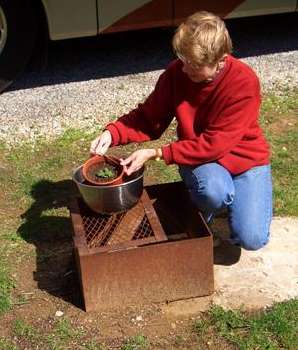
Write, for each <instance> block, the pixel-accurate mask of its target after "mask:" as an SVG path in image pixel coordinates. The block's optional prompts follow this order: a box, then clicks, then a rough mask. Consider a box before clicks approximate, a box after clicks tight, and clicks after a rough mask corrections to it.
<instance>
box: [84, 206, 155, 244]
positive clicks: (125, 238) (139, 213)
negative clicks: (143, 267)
mask: <svg viewBox="0 0 298 350" xmlns="http://www.w3.org/2000/svg"><path fill="white" fill-rule="evenodd" d="M81 214H82V223H83V228H84V233H85V238H86V241H87V246H88V248H95V247H106V246H110V247H111V246H112V245H115V244H119V243H124V242H129V241H136V240H142V239H145V238H149V237H154V236H155V235H154V231H153V229H152V227H151V224H150V222H149V220H148V217H147V215H146V213H145V210H144V206H143V204H142V202H141V201H140V202H139V203H138V204H137V205H136V206H135V207H134V208H132V209H130V210H129V211H127V212H125V213H120V214H111V215H107V214H96V213H94V212H91V211H89V212H88V213H81Z"/></svg>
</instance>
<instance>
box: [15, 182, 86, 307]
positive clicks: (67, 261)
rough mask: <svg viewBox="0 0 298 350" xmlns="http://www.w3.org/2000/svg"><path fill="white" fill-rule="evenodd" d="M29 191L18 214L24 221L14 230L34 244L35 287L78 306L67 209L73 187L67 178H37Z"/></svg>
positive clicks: (77, 287)
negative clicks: (25, 205) (27, 202)
mask: <svg viewBox="0 0 298 350" xmlns="http://www.w3.org/2000/svg"><path fill="white" fill-rule="evenodd" d="M30 194H31V196H32V198H33V199H34V202H33V204H32V205H31V207H30V208H29V209H28V210H27V211H26V212H25V213H24V214H23V215H22V218H23V219H24V223H23V224H22V225H21V226H20V227H19V229H18V233H19V234H20V236H21V237H22V238H23V239H24V240H25V241H26V242H28V243H30V244H33V245H34V246H35V247H36V271H35V272H34V273H33V278H34V280H35V281H37V285H38V288H40V289H42V290H45V291H47V292H48V293H49V294H51V295H54V296H56V297H59V298H61V299H63V300H65V301H67V302H70V303H72V304H74V305H75V306H77V307H80V308H82V305H81V300H80V295H79V291H80V287H79V282H78V278H77V274H76V268H75V262H74V257H73V244H72V227H71V221H70V219H69V217H68V213H67V206H68V203H69V201H70V198H71V197H73V196H74V195H76V188H75V187H74V185H73V183H72V181H71V180H64V181H58V182H52V181H49V180H41V181H39V182H37V183H35V184H34V185H33V187H32V189H31V192H30ZM64 210H65V212H66V213H64Z"/></svg>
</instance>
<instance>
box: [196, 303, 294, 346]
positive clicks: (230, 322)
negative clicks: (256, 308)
mask: <svg viewBox="0 0 298 350" xmlns="http://www.w3.org/2000/svg"><path fill="white" fill-rule="evenodd" d="M194 329H195V332H196V333H197V335H198V336H199V338H200V339H201V340H202V339H204V340H205V341H208V337H210V335H212V337H214V335H216V337H218V339H217V340H218V342H220V338H223V339H224V340H225V341H227V342H229V343H231V344H233V345H236V346H237V348H238V349H239V350H255V349H258V350H278V349H288V350H295V349H297V348H298V299H293V300H291V301H288V302H283V303H279V304H276V305H274V306H273V307H272V308H271V309H269V310H267V311H262V312H259V313H256V314H251V315H249V314H245V313H243V312H241V311H232V310H224V309H223V308H221V307H219V306H213V307H212V308H211V310H210V311H209V312H208V315H207V317H205V318H203V319H201V320H199V321H196V322H195V324H194Z"/></svg>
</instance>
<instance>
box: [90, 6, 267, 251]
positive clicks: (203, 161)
mask: <svg viewBox="0 0 298 350" xmlns="http://www.w3.org/2000/svg"><path fill="white" fill-rule="evenodd" d="M173 47H174V50H175V52H176V54H177V57H178V59H176V60H174V61H173V62H171V63H170V64H169V66H168V67H167V69H166V70H165V71H164V72H163V73H162V74H161V76H160V77H159V80H158V82H157V84H156V86H155V89H154V91H153V92H152V93H151V94H150V95H149V97H148V98H147V99H146V101H145V102H144V103H142V104H140V105H139V106H138V107H137V108H136V109H134V110H133V111H131V112H130V113H128V114H126V115H123V116H122V117H120V118H119V119H118V120H117V121H115V122H113V123H110V124H108V125H107V126H106V128H105V131H104V132H103V133H102V134H101V135H100V136H99V137H97V138H96V139H95V140H94V141H93V142H92V143H91V148H90V151H91V153H94V154H104V153H105V152H106V151H107V149H108V148H109V147H110V146H111V145H112V146H116V145H123V144H127V143H130V142H144V141H149V140H153V139H158V138H159V137H160V136H161V135H162V133H163V132H164V131H165V129H166V128H167V127H168V126H169V124H170V123H171V121H172V119H173V118H174V117H175V118H176V120H177V125H178V126H177V136H178V140H177V141H174V142H172V143H170V144H166V145H163V146H162V147H161V148H158V149H151V148H145V149H139V150H137V151H135V152H133V153H132V154H131V155H130V156H129V157H127V158H126V159H124V160H123V161H122V165H124V167H125V171H126V173H127V174H128V175H130V174H131V173H133V172H134V171H136V170H138V169H139V168H141V167H142V166H143V164H144V163H145V162H147V161H148V160H150V159H160V158H161V159H163V160H164V161H165V163H166V164H177V165H178V166H179V172H180V175H181V177H182V179H183V181H184V183H185V185H186V187H187V188H188V190H189V193H190V196H191V199H192V201H193V202H194V203H195V204H196V206H197V207H198V209H199V210H200V211H202V212H203V214H204V216H205V218H206V220H207V222H209V221H210V220H211V218H212V216H213V215H214V213H215V212H216V211H218V210H220V209H222V208H227V209H228V215H229V224H230V229H231V242H232V243H233V244H236V245H240V246H241V247H243V248H245V249H248V250H257V249H259V248H262V247H263V246H264V245H265V244H266V243H267V242H268V240H269V227H270V223H271V219H272V182H271V168H270V160H269V157H270V151H269V146H268V144H267V142H266V140H265V138H264V136H263V133H262V130H261V128H260V126H259V122H258V119H259V109H260V103H261V96H260V85H259V80H258V78H257V76H256V75H255V73H254V72H253V71H252V69H251V68H249V67H248V66H247V65H246V64H244V63H243V62H241V61H239V60H237V59H236V58H234V57H233V56H231V51H232V43H231V39H230V36H229V33H228V31H227V29H226V27H225V24H224V22H223V21H222V20H221V19H220V18H219V17H217V16H215V15H213V14H211V13H208V12H197V13H195V14H193V15H192V16H190V17H189V18H188V19H187V20H186V21H185V22H184V23H182V24H181V25H180V26H179V28H178V29H177V31H176V33H175V35H174V38H173Z"/></svg>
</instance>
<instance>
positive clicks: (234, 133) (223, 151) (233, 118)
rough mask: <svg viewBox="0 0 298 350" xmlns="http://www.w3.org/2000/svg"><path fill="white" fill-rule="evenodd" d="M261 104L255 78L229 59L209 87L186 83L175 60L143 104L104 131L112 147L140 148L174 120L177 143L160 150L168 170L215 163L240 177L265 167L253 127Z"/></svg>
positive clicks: (264, 151) (265, 151)
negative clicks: (138, 145) (133, 144)
mask: <svg viewBox="0 0 298 350" xmlns="http://www.w3.org/2000/svg"><path fill="white" fill-rule="evenodd" d="M260 101H261V98H260V86H259V81H258V78H257V77H256V75H255V73H254V72H253V71H252V70H251V68H249V67H248V66H247V65H246V64H244V63H242V62H241V61H239V60H237V59H236V58H234V57H232V56H228V58H227V60H226V63H225V66H224V68H223V70H222V71H221V72H220V73H219V75H218V76H217V77H216V78H215V79H214V80H213V81H212V82H209V83H206V82H203V83H195V82H193V81H191V80H190V79H189V78H188V76H187V75H186V74H185V73H184V72H183V71H182V62H181V61H180V60H175V61H173V62H171V63H170V65H169V66H168V68H167V69H166V70H165V72H163V73H162V74H161V76H160V77H159V80H158V82H157V84H156V87H155V89H154V91H153V92H152V93H151V94H150V95H149V97H148V98H147V99H146V101H145V102H144V103H142V104H140V105H139V106H138V107H137V108H136V109H134V110H133V111H131V112H130V113H128V114H126V115H124V116H122V117H120V118H119V119H118V120H117V121H116V122H114V123H110V124H108V125H107V127H106V128H107V129H108V130H109V131H110V132H111V134H112V145H119V144H122V145H123V144H127V143H129V142H143V141H149V140H154V139H158V138H159V137H160V136H161V134H162V133H163V132H164V130H165V129H166V128H167V127H168V126H169V124H170V122H171V121H172V119H173V118H174V117H176V120H177V124H178V126H177V136H178V140H176V141H174V142H172V143H170V144H167V145H164V146H163V147H162V153H163V158H164V160H165V162H166V163H167V164H172V163H176V164H184V165H193V166H197V165H200V164H203V163H207V162H213V161H217V162H218V163H219V164H221V165H222V166H224V167H225V168H226V169H228V170H229V171H230V172H231V173H232V174H239V173H242V172H244V171H246V170H248V169H250V168H252V167H254V166H257V165H265V164H268V163H269V146H268V144H267V142H266V140H265V138H264V136H263V134H262V130H261V129H260V126H259V122H258V118H259V108H260Z"/></svg>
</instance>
